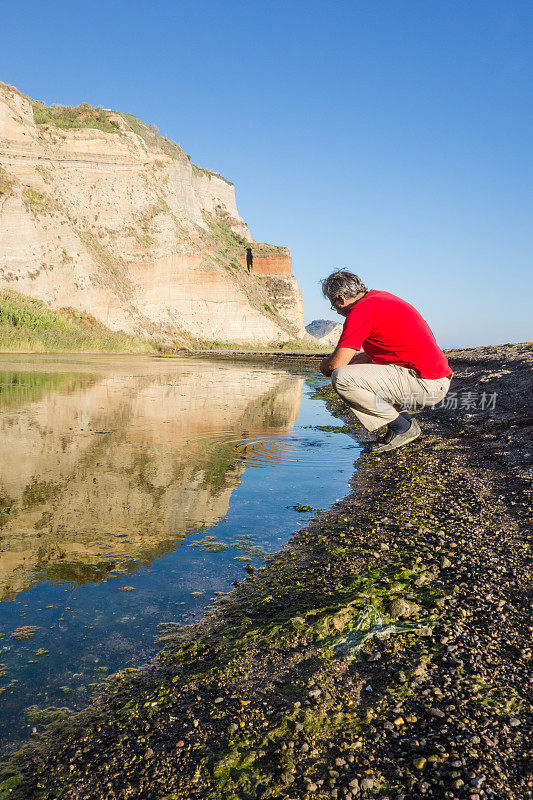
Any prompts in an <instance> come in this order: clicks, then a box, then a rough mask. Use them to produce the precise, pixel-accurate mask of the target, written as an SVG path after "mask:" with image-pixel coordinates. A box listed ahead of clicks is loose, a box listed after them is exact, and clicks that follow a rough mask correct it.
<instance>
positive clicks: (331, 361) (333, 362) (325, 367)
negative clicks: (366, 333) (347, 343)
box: [319, 347, 372, 378]
mask: <svg viewBox="0 0 533 800" xmlns="http://www.w3.org/2000/svg"><path fill="white" fill-rule="evenodd" d="M371 363H372V359H371V358H369V357H368V356H367V354H366V353H363V352H361V353H359V352H357V350H352V348H351V347H336V348H335V350H334V351H333V353H331V355H329V356H326V357H325V358H323V359H322V361H321V362H320V367H319V369H320V372H321V373H322V375H326V377H328V378H329V377H330V376H331V373H332V372H333V370H334V369H337V367H346V366H347V365H348V364H371Z"/></svg>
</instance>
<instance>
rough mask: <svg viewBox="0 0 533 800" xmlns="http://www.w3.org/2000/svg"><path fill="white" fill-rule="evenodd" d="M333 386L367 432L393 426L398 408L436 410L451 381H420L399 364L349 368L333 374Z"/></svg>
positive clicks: (411, 371) (414, 373)
mask: <svg viewBox="0 0 533 800" xmlns="http://www.w3.org/2000/svg"><path fill="white" fill-rule="evenodd" d="M331 383H332V384H333V388H334V389H335V391H336V392H337V394H338V395H339V396H340V397H342V399H343V400H344V402H345V403H347V405H349V406H350V408H351V409H352V411H353V413H354V414H355V416H356V417H357V419H358V420H359V421H360V422H361V423H362V424H363V425H364V426H365V428H366V429H367V431H375V430H377V429H378V428H381V426H382V425H387V424H388V423H389V422H392V420H393V419H396V417H397V416H398V408H401V407H405V408H407V409H409V408H411V409H413V408H416V407H417V406H434V405H435V404H436V403H438V402H440V400H442V399H443V397H445V395H446V393H447V391H448V389H449V388H450V378H438V379H437V380H430V379H429V378H420V377H419V376H418V375H417V374H416V372H415V371H414V370H412V369H407V367H400V366H398V365H397V364H351V365H350V364H349V365H348V366H347V367H339V368H338V369H335V370H333V372H332V374H331Z"/></svg>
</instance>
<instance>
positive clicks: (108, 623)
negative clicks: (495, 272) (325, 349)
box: [0, 355, 360, 754]
mask: <svg viewBox="0 0 533 800" xmlns="http://www.w3.org/2000/svg"><path fill="white" fill-rule="evenodd" d="M324 380H325V379H323V378H322V377H320V376H317V374H315V373H312V372H307V373H305V374H304V373H300V374H295V373H290V372H287V371H286V370H282V369H275V368H272V367H265V366H263V365H251V364H242V363H240V364H229V363H227V362H216V361H201V360H193V359H182V358H177V359H158V358H152V357H148V356H146V357H145V356H131V357H124V356H18V355H16V356H15V355H13V356H7V355H3V356H1V357H0V431H1V436H2V449H1V454H0V599H1V602H0V748H1V751H2V752H3V753H4V754H5V753H6V752H9V751H10V750H11V749H13V748H15V747H16V746H17V745H18V744H19V743H20V741H21V739H22V738H25V737H27V735H28V733H29V732H30V731H31V728H32V726H33V724H34V723H33V722H32V717H31V711H30V713H28V709H29V708H30V709H31V707H34V706H37V707H38V708H40V709H43V708H48V707H50V706H54V707H64V706H66V707H68V708H73V709H76V708H80V707H81V706H83V705H84V704H85V703H86V702H87V700H88V697H89V695H90V692H91V689H92V687H94V685H95V684H97V683H98V682H99V681H101V680H102V678H103V677H104V676H105V675H106V674H107V673H108V672H113V671H115V670H117V669H121V668H124V667H131V666H136V665H139V664H142V663H145V662H146V661H148V660H149V659H150V658H152V657H153V655H154V654H155V653H156V652H157V651H158V650H159V649H160V646H158V645H157V644H156V643H155V639H156V637H157V635H158V625H159V624H160V623H165V622H176V621H178V622H179V621H184V622H188V621H191V620H193V619H198V618H199V617H200V616H201V614H202V611H203V609H204V608H205V606H206V605H208V604H209V602H210V600H211V599H212V598H213V597H214V596H215V595H214V593H215V592H226V591H229V590H230V589H231V588H232V586H231V584H232V582H233V581H235V580H242V579H243V578H245V577H246V575H247V573H246V571H245V568H244V567H245V565H246V564H252V565H254V566H255V567H260V566H262V565H263V564H264V561H265V559H267V558H268V556H269V554H272V553H274V552H276V551H277V550H279V549H280V547H281V546H282V545H283V544H284V543H285V542H287V540H288V539H289V537H290V534H291V532H292V531H293V530H295V529H296V527H297V526H298V525H302V524H305V522H306V521H307V520H308V519H309V518H310V516H311V515H312V512H306V513H300V512H298V511H296V510H295V506H308V507H311V508H313V509H317V508H326V507H328V506H329V505H331V504H332V503H333V502H334V501H335V500H336V499H337V498H339V497H342V496H343V495H344V494H345V493H346V489H347V485H348V480H349V478H350V475H351V472H352V465H353V462H354V459H355V458H356V457H357V456H358V454H359V452H360V448H359V446H358V445H357V443H356V442H355V441H354V440H353V439H352V438H350V437H348V436H346V435H344V434H342V433H336V432H331V431H321V430H318V429H317V427H316V426H328V425H331V424H332V423H334V420H333V418H332V416H331V415H330V414H329V412H328V411H327V410H326V408H325V406H324V403H323V402H322V401H321V400H317V399H314V397H313V395H314V393H315V389H316V387H317V385H320V384H322V383H323V382H324Z"/></svg>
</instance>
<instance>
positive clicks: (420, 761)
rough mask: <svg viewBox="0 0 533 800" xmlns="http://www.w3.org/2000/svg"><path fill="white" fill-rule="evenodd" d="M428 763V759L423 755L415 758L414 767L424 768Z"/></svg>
mask: <svg viewBox="0 0 533 800" xmlns="http://www.w3.org/2000/svg"><path fill="white" fill-rule="evenodd" d="M426 764H427V759H425V758H424V756H421V757H420V758H413V767H414V768H415V769H424V767H425V766H426Z"/></svg>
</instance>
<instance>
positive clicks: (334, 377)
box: [331, 367, 354, 392]
mask: <svg viewBox="0 0 533 800" xmlns="http://www.w3.org/2000/svg"><path fill="white" fill-rule="evenodd" d="M348 374H349V373H348V370H347V369H346V367H337V369H334V370H333V372H332V373H331V383H332V385H333V388H334V389H335V391H336V392H338V391H339V389H340V390H341V391H342V390H343V389H347V388H348V387H349V386H353V385H354V384H353V378H352V379H351V380H348Z"/></svg>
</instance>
